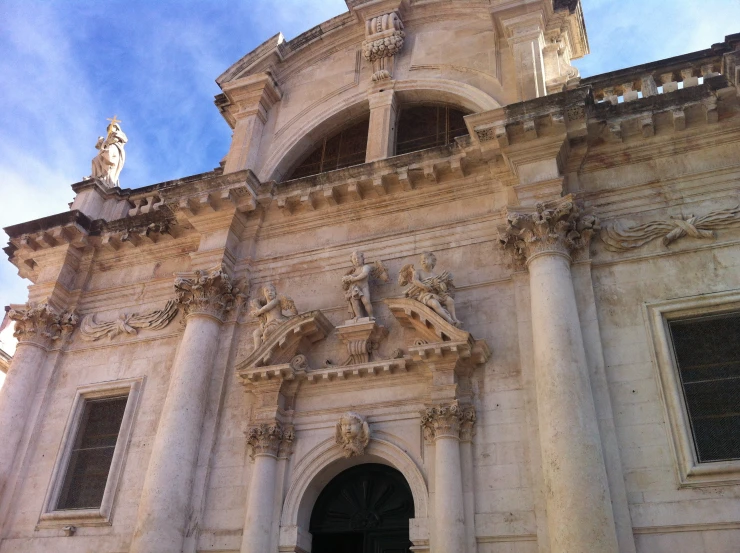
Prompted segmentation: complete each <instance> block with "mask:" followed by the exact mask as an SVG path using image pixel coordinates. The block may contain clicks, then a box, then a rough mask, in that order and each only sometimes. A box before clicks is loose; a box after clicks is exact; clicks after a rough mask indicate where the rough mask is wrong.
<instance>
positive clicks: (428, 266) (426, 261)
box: [421, 252, 437, 273]
mask: <svg viewBox="0 0 740 553" xmlns="http://www.w3.org/2000/svg"><path fill="white" fill-rule="evenodd" d="M436 265H437V257H436V256H435V255H434V254H433V253H432V252H424V253H423V254H421V266H422V268H423V269H424V270H425V271H428V272H430V273H431V272H432V271H433V270H434V267H435V266H436Z"/></svg>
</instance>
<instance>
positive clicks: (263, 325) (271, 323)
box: [250, 283, 298, 349]
mask: <svg viewBox="0 0 740 553" xmlns="http://www.w3.org/2000/svg"><path fill="white" fill-rule="evenodd" d="M260 294H261V296H262V297H258V298H255V299H253V300H252V301H251V302H250V306H251V308H252V311H251V313H252V315H253V316H254V317H256V318H257V319H259V322H260V328H258V329H257V330H255V331H254V349H257V348H259V347H260V346H261V345H262V343H263V342H264V341H265V340H266V339H267V337H268V336H270V334H272V333H273V332H274V331H275V329H276V328H278V327H279V326H280V324H281V323H283V322H285V321H287V320H289V319H290V318H291V317H295V316H296V315H298V310H297V309H296V307H295V303H294V302H293V300H292V299H290V298H289V297H287V296H279V295H278V294H277V292H276V291H275V286H274V285H273V284H272V283H267V284H265V285H264V286H263V287H262V288H261V289H260ZM285 313H288V315H289V316H286V315H285Z"/></svg>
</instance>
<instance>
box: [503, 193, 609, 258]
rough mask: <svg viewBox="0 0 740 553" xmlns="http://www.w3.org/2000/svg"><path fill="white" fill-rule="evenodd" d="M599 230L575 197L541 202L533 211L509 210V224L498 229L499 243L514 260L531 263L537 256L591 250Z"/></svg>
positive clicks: (594, 219)
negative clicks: (576, 201) (589, 248)
mask: <svg viewBox="0 0 740 553" xmlns="http://www.w3.org/2000/svg"><path fill="white" fill-rule="evenodd" d="M600 228H601V227H600V225H599V220H598V219H597V218H596V217H594V216H593V215H584V214H582V213H581V210H580V208H579V207H578V206H577V205H576V204H575V202H574V200H573V198H572V196H566V197H565V198H562V199H561V200H558V201H557V202H552V203H547V204H543V203H538V204H537V205H536V206H535V209H534V211H531V210H521V211H519V210H516V209H515V208H512V209H509V210H508V212H507V225H506V227H504V228H502V229H499V241H500V243H501V246H502V247H503V248H505V249H507V250H509V251H510V252H511V253H512V255H513V256H514V258H515V260H517V261H521V262H528V261H529V260H530V259H531V258H532V256H534V255H536V254H538V253H543V252H560V253H563V254H565V255H571V254H572V253H574V252H575V251H576V250H583V249H588V246H589V244H590V243H591V238H592V237H593V234H594V232H596V231H598V230H599V229H600Z"/></svg>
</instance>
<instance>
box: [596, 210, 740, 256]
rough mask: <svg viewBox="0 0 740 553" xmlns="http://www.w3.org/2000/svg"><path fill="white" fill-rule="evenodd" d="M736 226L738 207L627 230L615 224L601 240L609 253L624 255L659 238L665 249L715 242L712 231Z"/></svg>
mask: <svg viewBox="0 0 740 553" xmlns="http://www.w3.org/2000/svg"><path fill="white" fill-rule="evenodd" d="M738 224H740V205H737V206H735V207H732V208H728V209H719V210H716V211H710V212H709V213H707V214H706V215H704V216H703V217H696V216H694V215H690V216H689V217H681V218H678V217H671V218H670V219H669V220H668V221H650V222H649V223H644V224H642V225H636V226H632V227H627V228H625V227H623V226H622V224H621V223H620V222H619V221H614V222H612V223H611V224H609V225H608V226H605V227H604V228H602V229H601V240H602V242H604V244H605V245H606V248H607V249H608V250H611V251H615V252H626V251H629V250H634V249H636V248H640V247H642V246H644V245H645V244H647V243H648V242H652V241H653V240H656V239H658V238H662V239H661V242H662V243H663V245H664V246H668V245H669V244H671V243H673V242H675V241H676V240H680V239H681V238H685V237H690V238H698V239H704V240H712V239H714V238H716V233H715V232H714V230H715V229H724V228H729V227H732V226H736V225H738Z"/></svg>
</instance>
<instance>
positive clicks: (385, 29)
mask: <svg viewBox="0 0 740 553" xmlns="http://www.w3.org/2000/svg"><path fill="white" fill-rule="evenodd" d="M405 38H406V33H405V32H404V30H403V22H402V21H401V18H400V17H399V16H398V14H397V13H395V12H393V13H387V14H384V15H380V16H378V17H373V18H372V19H370V20H368V21H367V22H366V23H365V42H364V43H363V44H362V54H363V56H364V57H365V59H366V60H367V61H369V62H370V63H372V64H373V81H375V82H377V81H383V80H386V79H392V78H393V60H394V58H395V56H396V54H398V53H399V52H400V51H401V49H402V48H403V43H404V39H405Z"/></svg>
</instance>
